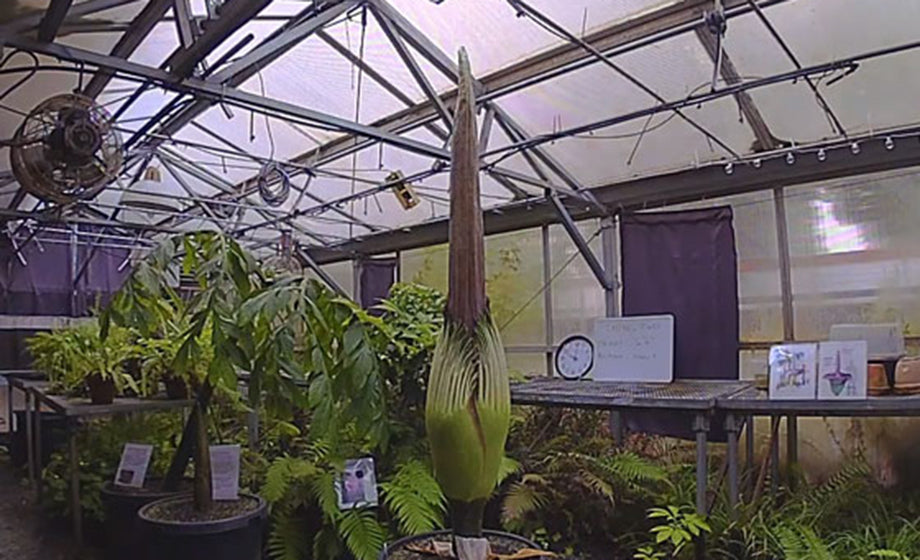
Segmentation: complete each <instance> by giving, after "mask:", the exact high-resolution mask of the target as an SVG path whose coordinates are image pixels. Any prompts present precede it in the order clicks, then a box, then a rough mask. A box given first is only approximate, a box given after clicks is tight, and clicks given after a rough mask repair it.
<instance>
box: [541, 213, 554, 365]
mask: <svg viewBox="0 0 920 560" xmlns="http://www.w3.org/2000/svg"><path fill="white" fill-rule="evenodd" d="M540 233H541V234H542V237H541V241H542V244H543V285H544V286H546V289H544V290H543V323H544V327H545V330H546V335H545V338H544V341H545V342H546V352H545V353H546V375H548V376H549V377H552V376H553V375H554V374H555V364H554V363H553V344H555V342H556V338H555V337H556V335H555V333H554V332H553V331H554V326H553V286H552V278H553V251H552V245H551V243H552V240H551V238H550V231H549V226H543V227H541V228H540Z"/></svg>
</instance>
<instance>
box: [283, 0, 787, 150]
mask: <svg viewBox="0 0 920 560" xmlns="http://www.w3.org/2000/svg"><path fill="white" fill-rule="evenodd" d="M786 1H788V0H765V1H762V2H760V4H759V6H760V7H761V8H763V7H768V6H772V5H775V4H780V3H782V2H786ZM723 6H724V7H725V17H726V19H732V18H735V17H738V16H741V15H745V14H748V13H750V12H751V11H752V10H753V8H751V7H750V6H749V5H748V4H747V1H746V0H723ZM710 9H712V1H711V0H684V1H682V2H671V3H668V4H666V5H664V6H662V7H660V8H657V9H655V10H651V11H648V12H643V13H641V14H638V15H636V16H633V17H630V18H628V19H625V20H622V21H618V22H616V23H612V24H610V25H607V26H605V27H602V28H600V29H598V30H596V31H592V32H590V33H588V34H587V35H586V36H585V37H583V39H584V41H585V43H587V44H588V45H591V46H592V47H593V48H595V49H597V50H598V51H600V52H601V53H603V54H604V56H606V57H608V58H612V57H615V56H618V55H621V54H625V53H627V52H631V51H633V50H635V49H638V48H640V47H643V46H648V45H651V44H653V43H655V42H656V41H659V40H661V39H663V38H665V37H671V36H675V35H679V34H682V33H686V32H690V31H692V30H693V28H694V27H695V26H696V25H697V24H698V23H699V21H700V20H701V19H702V18H703V16H704V15H705V13H706V12H707V11H708V10H710ZM417 39H418V40H419V41H426V42H427V44H429V45H430V44H431V43H430V41H427V40H426V38H425V37H424V36H421V37H417ZM411 43H412V42H411V41H410V44H411ZM413 46H415V47H416V48H418V47H419V46H420V45H415V44H413ZM436 62H437V63H436V64H435V66H436V67H438V69H439V70H441V71H442V72H445V71H449V70H450V69H451V68H453V61H450V60H449V59H444V58H440V59H438V61H436ZM591 64H597V60H596V59H595V58H593V57H592V56H591V54H590V53H588V52H586V51H585V50H584V49H582V48H581V47H579V46H578V45H574V44H571V43H564V44H562V45H559V46H556V47H552V48H549V49H547V50H545V51H543V52H540V53H537V54H536V55H534V56H532V57H529V58H526V59H524V60H522V61H520V62H517V63H514V64H511V65H509V66H506V67H504V68H501V69H498V70H495V71H494V72H491V73H489V74H486V75H485V76H483V77H481V78H480V79H479V83H480V84H481V86H482V88H483V90H484V91H483V92H482V94H481V95H479V94H477V97H478V98H479V99H478V100H479V101H487V100H492V99H497V98H498V97H501V96H503V95H507V94H510V93H513V92H515V91H518V90H521V89H523V88H526V87H530V86H533V85H536V84H539V83H541V82H545V81H547V80H549V79H552V78H555V77H558V76H562V75H564V74H567V73H569V72H572V71H574V70H578V69H579V68H584V67H585V66H589V65H591ZM445 73H446V72H445ZM440 97H441V100H442V102H443V103H444V104H446V105H447V106H450V104H451V103H452V102H453V100H454V98H455V97H456V89H453V90H451V91H448V92H445V93H443V94H441V96H440ZM435 118H437V112H436V110H435V108H434V105H433V104H432V103H431V102H430V101H427V102H424V103H419V104H417V105H415V106H413V107H410V108H408V109H405V110H403V111H399V112H398V113H394V114H392V115H389V116H387V117H384V118H382V119H378V120H377V121H375V122H374V123H373V126H375V127H377V128H380V129H382V130H387V131H390V132H394V133H403V132H407V131H410V130H412V129H414V128H416V127H418V126H421V125H422V124H425V123H429V122H431V121H432V120H434V119H435ZM371 144H372V142H371V141H366V140H362V139H360V138H357V137H355V136H354V135H347V136H343V137H341V138H336V139H334V140H332V141H330V142H327V143H326V144H323V145H322V146H319V147H317V148H314V149H312V150H310V151H308V152H305V153H303V154H301V155H300V156H297V157H296V158H294V159H293V161H295V162H301V163H302V162H314V163H316V164H317V165H319V164H321V163H325V162H329V161H334V160H335V159H337V158H340V157H343V156H345V155H348V154H350V153H352V152H354V151H356V150H359V149H363V148H366V147H367V146H369V145H371Z"/></svg>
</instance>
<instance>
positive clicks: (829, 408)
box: [716, 387, 920, 511]
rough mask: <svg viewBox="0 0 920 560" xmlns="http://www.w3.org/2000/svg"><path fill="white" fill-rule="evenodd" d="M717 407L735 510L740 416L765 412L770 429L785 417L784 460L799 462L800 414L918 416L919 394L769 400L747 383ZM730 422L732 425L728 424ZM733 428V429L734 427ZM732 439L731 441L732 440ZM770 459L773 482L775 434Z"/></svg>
mask: <svg viewBox="0 0 920 560" xmlns="http://www.w3.org/2000/svg"><path fill="white" fill-rule="evenodd" d="M716 408H717V409H718V410H720V411H723V412H725V422H726V431H727V432H728V438H729V445H728V482H729V503H730V505H731V506H732V510H733V511H734V509H735V505H737V503H738V501H739V496H740V494H739V480H738V430H737V429H736V428H735V426H738V425H739V418H740V417H745V418H752V417H754V416H768V417H770V418H771V421H772V424H773V429H774V430H775V429H777V428H778V426H779V421H780V419H781V418H782V417H783V416H785V417H786V427H787V430H786V432H787V433H786V435H787V440H786V445H787V462H788V463H789V464H790V465H792V464H795V463H796V462H798V418H799V417H827V416H836V417H851V418H855V417H909V416H920V395H910V396H880V397H868V398H866V399H859V400H770V399H769V398H768V396H767V392H766V391H764V390H758V389H755V388H753V387H749V388H747V389H745V390H743V391H740V392H737V393H734V394H731V395H725V396H722V397H719V398H718V399H717V400H716ZM730 426H731V427H730ZM733 428H734V429H733ZM732 440H734V441H732ZM770 452H771V454H772V457H773V460H772V464H773V480H774V485H775V481H776V477H777V476H778V462H779V461H778V459H779V442H778V441H777V440H776V439H775V438H774V441H773V446H772V448H771V450H770ZM748 454H749V460H750V455H752V454H753V438H752V437H751V434H750V433H749V434H748Z"/></svg>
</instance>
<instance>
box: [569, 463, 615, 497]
mask: <svg viewBox="0 0 920 560" xmlns="http://www.w3.org/2000/svg"><path fill="white" fill-rule="evenodd" d="M578 478H579V480H580V481H581V483H582V484H583V485H584V486H585V488H587V489H588V490H589V491H590V492H593V493H595V494H598V495H599V496H600V497H602V498H604V499H605V500H607V501H609V502H610V503H611V504H613V503H614V502H615V501H616V500H615V497H616V493H615V492H614V490H613V485H611V484H610V483H609V482H607V481H606V480H605V479H604V478H602V477H600V476H598V475H596V474H594V472H592V471H591V469H581V470H580V471H579V472H578Z"/></svg>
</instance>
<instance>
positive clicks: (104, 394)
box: [86, 373, 115, 404]
mask: <svg viewBox="0 0 920 560" xmlns="http://www.w3.org/2000/svg"><path fill="white" fill-rule="evenodd" d="M86 387H87V388H88V389H89V400H90V401H92V403H93V404H112V402H114V401H115V380H114V379H112V378H111V377H109V378H106V379H103V378H102V376H101V375H99V374H96V373H94V374H92V375H90V376H88V377H87V378H86Z"/></svg>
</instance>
